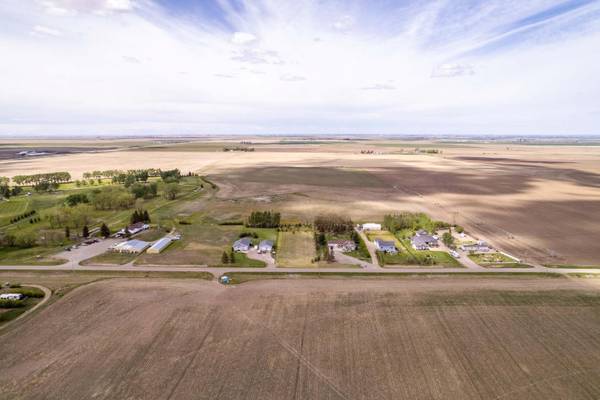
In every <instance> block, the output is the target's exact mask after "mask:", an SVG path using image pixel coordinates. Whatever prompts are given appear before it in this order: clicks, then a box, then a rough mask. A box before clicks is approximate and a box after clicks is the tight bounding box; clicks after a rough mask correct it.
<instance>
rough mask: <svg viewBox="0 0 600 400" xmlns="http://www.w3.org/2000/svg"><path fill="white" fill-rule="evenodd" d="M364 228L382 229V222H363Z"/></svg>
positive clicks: (369, 229)
mask: <svg viewBox="0 0 600 400" xmlns="http://www.w3.org/2000/svg"><path fill="white" fill-rule="evenodd" d="M362 230H363V231H380V230H381V224H375V223H372V222H369V223H366V224H362Z"/></svg>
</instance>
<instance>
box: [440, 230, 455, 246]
mask: <svg viewBox="0 0 600 400" xmlns="http://www.w3.org/2000/svg"><path fill="white" fill-rule="evenodd" d="M442 242H444V244H445V245H446V246H448V247H454V237H452V233H450V232H444V234H443V235H442Z"/></svg>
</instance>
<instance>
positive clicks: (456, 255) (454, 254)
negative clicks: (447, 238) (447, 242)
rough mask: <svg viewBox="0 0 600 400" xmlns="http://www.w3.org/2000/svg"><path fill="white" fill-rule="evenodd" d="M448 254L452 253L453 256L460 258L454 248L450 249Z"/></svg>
mask: <svg viewBox="0 0 600 400" xmlns="http://www.w3.org/2000/svg"><path fill="white" fill-rule="evenodd" d="M450 255H452V257H454V258H460V254H458V252H456V250H450Z"/></svg>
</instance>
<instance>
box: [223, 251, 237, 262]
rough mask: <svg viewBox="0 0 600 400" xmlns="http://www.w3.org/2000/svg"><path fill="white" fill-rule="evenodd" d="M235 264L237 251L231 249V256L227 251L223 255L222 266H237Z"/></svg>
mask: <svg viewBox="0 0 600 400" xmlns="http://www.w3.org/2000/svg"><path fill="white" fill-rule="evenodd" d="M235 262H236V259H235V251H233V249H231V251H230V252H229V254H227V252H226V251H224V252H223V254H221V264H235Z"/></svg>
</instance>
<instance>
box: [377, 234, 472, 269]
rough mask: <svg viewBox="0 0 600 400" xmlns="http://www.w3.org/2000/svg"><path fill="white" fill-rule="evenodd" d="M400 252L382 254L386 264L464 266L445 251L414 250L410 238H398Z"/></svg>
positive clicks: (438, 266)
mask: <svg viewBox="0 0 600 400" xmlns="http://www.w3.org/2000/svg"><path fill="white" fill-rule="evenodd" d="M397 242H399V243H400V247H398V249H399V250H401V251H400V252H399V253H398V254H382V256H381V257H382V258H383V261H384V263H385V264H386V265H390V266H393V265H420V266H428V267H437V268H440V267H441V268H463V267H464V266H463V265H462V264H461V263H460V262H459V261H458V260H457V259H455V258H454V257H452V256H451V255H450V254H448V253H446V252H445V251H435V250H414V249H413V248H412V246H411V245H410V242H409V241H408V239H398V240H397Z"/></svg>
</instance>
